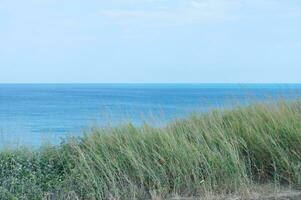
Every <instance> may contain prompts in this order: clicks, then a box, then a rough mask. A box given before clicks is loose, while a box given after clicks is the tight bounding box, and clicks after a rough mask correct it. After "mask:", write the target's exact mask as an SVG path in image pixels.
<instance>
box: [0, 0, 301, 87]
mask: <svg viewBox="0 0 301 200" xmlns="http://www.w3.org/2000/svg"><path fill="white" fill-rule="evenodd" d="M300 74H301V1H300V0H109V1H108V0H86V1H82V0H27V1H20V0H19V1H17V0H0V83H301V75H300Z"/></svg>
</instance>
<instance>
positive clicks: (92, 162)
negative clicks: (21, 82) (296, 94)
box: [0, 101, 301, 199]
mask: <svg viewBox="0 0 301 200" xmlns="http://www.w3.org/2000/svg"><path fill="white" fill-rule="evenodd" d="M264 183H268V184H274V185H275V186H277V185H279V186H280V185H288V186H290V187H294V188H296V189H300V188H301V103H300V102H294V103H288V102H285V101H282V102H278V103H269V104H260V103H259V104H253V105H250V106H247V107H237V108H234V109H231V110H214V111H212V112H210V113H207V114H200V115H197V114H194V115H192V116H190V117H188V118H186V119H182V120H177V121H174V122H172V123H170V124H168V125H166V127H163V128H154V127H152V126H149V125H147V124H145V125H143V126H141V127H135V126H133V125H132V124H126V125H123V126H119V127H112V128H96V129H94V130H93V131H92V132H91V133H90V134H87V135H85V136H83V137H81V138H69V139H68V140H67V141H65V142H63V143H62V144H61V145H58V146H44V147H42V148H41V149H40V150H38V151H37V150H35V151H31V150H29V149H15V150H10V151H9V150H5V151H4V150H3V151H2V152H0V199H42V198H46V199H47V198H48V199H147V198H155V197H156V198H157V196H158V195H159V196H160V197H162V198H167V197H171V196H176V195H180V196H205V195H206V194H210V193H235V192H236V191H239V190H241V189H242V188H248V187H251V186H252V185H258V184H264Z"/></svg>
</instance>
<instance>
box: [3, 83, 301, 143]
mask: <svg viewBox="0 0 301 200" xmlns="http://www.w3.org/2000/svg"><path fill="white" fill-rule="evenodd" d="M299 98H301V84H0V148H9V147H16V146H17V147H20V146H34V147H38V146H40V145H41V144H45V143H47V144H59V143H60V142H62V141H64V140H65V139H66V138H68V137H70V136H75V137H80V136H81V135H82V134H83V133H88V132H89V130H90V129H92V128H94V127H108V126H117V125H120V124H125V123H133V124H134V125H136V126H140V125H142V124H144V123H148V124H152V125H153V126H164V125H165V124H166V123H168V122H170V121H172V120H175V119H179V118H183V117H186V116H188V115H190V114H191V113H202V112H208V111H210V110H212V109H220V108H222V109H224V108H231V107H233V106H237V105H242V106H245V105H247V104H249V103H252V102H264V101H267V102H270V101H277V100H279V99H287V100H297V99H299Z"/></svg>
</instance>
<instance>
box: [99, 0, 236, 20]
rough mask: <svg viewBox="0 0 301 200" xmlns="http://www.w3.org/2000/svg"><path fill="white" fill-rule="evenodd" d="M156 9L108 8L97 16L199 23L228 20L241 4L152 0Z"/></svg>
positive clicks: (212, 0) (223, 0)
mask: <svg viewBox="0 0 301 200" xmlns="http://www.w3.org/2000/svg"><path fill="white" fill-rule="evenodd" d="M148 2H152V3H153V7H154V8H152V9H141V8H140V9H134V8H133V9H129V8H127V9H104V10H99V11H98V12H97V13H96V15H97V16H100V17H103V18H108V19H111V20H114V21H115V22H117V23H126V24H129V23H143V24H162V23H163V24H187V23H188V24H189V23H192V24H195V23H211V22H218V21H224V20H226V19H229V18H231V16H232V15H231V12H232V11H233V10H234V9H236V8H237V7H239V6H240V1H239V0H182V1H175V3H174V4H172V3H169V4H166V3H164V1H158V0H148Z"/></svg>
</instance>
